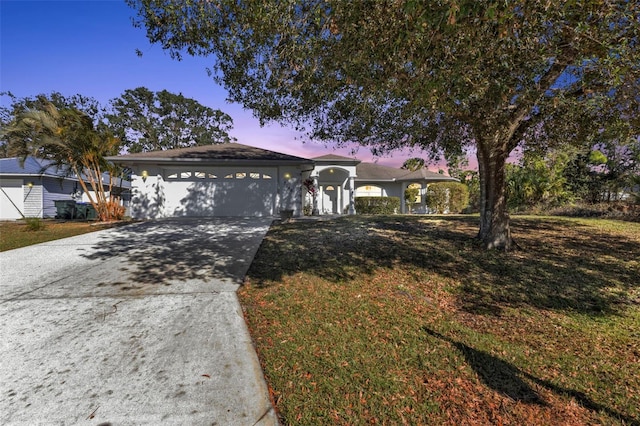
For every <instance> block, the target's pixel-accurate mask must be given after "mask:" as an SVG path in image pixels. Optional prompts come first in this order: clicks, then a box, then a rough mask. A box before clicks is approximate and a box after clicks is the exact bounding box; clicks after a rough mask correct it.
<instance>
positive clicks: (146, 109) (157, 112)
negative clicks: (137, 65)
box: [106, 87, 233, 153]
mask: <svg viewBox="0 0 640 426" xmlns="http://www.w3.org/2000/svg"><path fill="white" fill-rule="evenodd" d="M106 120H107V121H108V125H109V127H110V128H111V129H112V131H113V132H114V133H115V134H116V135H117V136H118V137H119V138H120V139H121V141H122V143H123V147H124V148H126V150H127V151H128V152H130V153H134V152H144V151H160V150H167V149H174V148H187V147H190V146H198V145H210V144H215V143H223V142H230V141H231V140H232V138H231V137H230V136H229V134H228V132H229V130H231V128H232V127H233V120H232V119H231V117H230V116H229V115H227V114H225V113H223V112H222V111H220V110H214V109H212V108H209V107H207V106H204V105H202V104H200V103H199V102H198V101H196V100H194V99H190V98H187V97H185V96H183V95H182V94H175V93H171V92H168V91H166V90H162V91H159V92H152V91H150V90H149V89H147V88H145V87H138V88H136V89H129V90H126V91H125V92H124V93H123V94H122V96H120V97H119V98H116V99H112V100H111V102H110V111H109V113H107V114H106Z"/></svg>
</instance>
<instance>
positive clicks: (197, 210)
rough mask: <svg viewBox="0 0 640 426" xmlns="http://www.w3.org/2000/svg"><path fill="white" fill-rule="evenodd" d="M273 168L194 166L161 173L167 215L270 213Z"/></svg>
mask: <svg viewBox="0 0 640 426" xmlns="http://www.w3.org/2000/svg"><path fill="white" fill-rule="evenodd" d="M277 173H278V171H277V169H276V168H258V167H249V168H229V167H224V168H222V167H220V168H196V169H193V170H192V169H180V170H167V171H165V173H164V177H163V180H164V189H165V197H166V200H165V209H166V212H165V213H166V215H167V216H190V217H191V216H255V217H265V216H272V215H273V214H274V210H275V203H276V199H277V194H278V187H277V180H276V179H275V178H274V177H275V176H276V175H277Z"/></svg>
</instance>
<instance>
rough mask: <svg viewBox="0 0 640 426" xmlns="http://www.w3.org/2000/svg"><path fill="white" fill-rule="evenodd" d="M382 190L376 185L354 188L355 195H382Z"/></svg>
mask: <svg viewBox="0 0 640 426" xmlns="http://www.w3.org/2000/svg"><path fill="white" fill-rule="evenodd" d="M384 195H385V194H384V191H383V189H382V188H381V187H379V186H376V185H363V186H360V187H358V188H356V197H383V196H384Z"/></svg>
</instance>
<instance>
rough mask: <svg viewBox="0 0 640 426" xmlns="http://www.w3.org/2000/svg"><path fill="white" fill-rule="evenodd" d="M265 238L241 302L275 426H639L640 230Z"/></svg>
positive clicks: (457, 223) (444, 226)
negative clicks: (503, 246) (508, 249)
mask: <svg viewBox="0 0 640 426" xmlns="http://www.w3.org/2000/svg"><path fill="white" fill-rule="evenodd" d="M477 222H478V218H477V217H475V218H474V217H463V216H453V217H449V216H446V217H445V216H442V217H431V216H430V217H424V216H388V217H362V216H355V217H354V216H350V217H343V218H340V219H336V220H332V221H326V222H313V223H312V222H304V221H300V222H292V223H286V224H279V225H275V226H273V227H272V228H271V230H270V231H269V233H268V234H267V237H266V239H265V240H264V242H263V244H262V246H261V247H260V250H259V251H258V253H257V255H256V258H255V260H254V262H253V264H252V265H251V268H250V270H249V273H248V276H247V280H246V283H245V285H244V286H243V287H242V288H241V290H240V291H239V296H240V300H241V303H242V305H243V309H244V312H245V316H246V319H247V323H248V325H249V328H250V330H251V333H252V336H253V338H254V342H255V345H256V347H257V351H258V354H259V357H260V360H261V362H262V365H263V368H264V371H265V375H266V378H267V382H268V384H269V387H270V392H271V395H272V398H273V400H274V402H275V405H276V408H277V410H278V412H279V414H280V416H281V419H282V422H283V424H288V425H293V424H327V425H333V424H350V425H351V424H451V425H454V424H455V425H458V424H515V425H520V424H541V425H548V424H571V425H573V424H625V425H628V424H640V411H639V408H638V407H640V393H639V392H638V390H639V389H640V262H639V261H638V253H640V224H637V223H629V222H626V223H622V222H617V221H605V220H578V219H559V218H546V217H542V218H541V217H516V218H514V219H513V220H512V228H513V230H514V235H515V236H516V238H517V239H518V244H519V245H520V246H521V247H522V250H519V251H517V252H514V253H501V252H495V251H492V252H486V251H484V250H481V249H479V246H478V244H477V243H476V242H475V240H474V239H473V237H474V236H475V234H476V233H477V226H478V223H477Z"/></svg>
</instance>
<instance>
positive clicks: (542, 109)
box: [127, 0, 640, 249]
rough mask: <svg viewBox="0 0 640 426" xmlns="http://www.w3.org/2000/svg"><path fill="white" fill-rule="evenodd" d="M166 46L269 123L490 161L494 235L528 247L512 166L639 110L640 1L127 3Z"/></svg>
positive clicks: (483, 230) (487, 238)
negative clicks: (532, 148)
mask: <svg viewBox="0 0 640 426" xmlns="http://www.w3.org/2000/svg"><path fill="white" fill-rule="evenodd" d="M127 2H128V3H129V4H130V5H131V6H132V7H134V8H135V9H136V10H137V13H138V19H137V21H136V23H137V25H139V26H143V27H146V30H147V36H148V38H149V39H150V41H151V42H154V43H160V44H161V45H162V46H163V48H165V49H167V50H169V51H170V53H171V54H172V55H173V56H174V57H176V58H180V55H182V54H185V53H186V54H189V55H202V56H209V55H210V56H211V57H212V60H213V66H212V70H211V71H212V73H213V75H214V78H215V79H216V80H217V81H218V82H219V83H221V84H222V85H224V87H225V88H226V89H227V90H228V91H229V96H230V100H232V101H235V102H240V103H241V104H243V105H244V106H245V107H247V108H250V109H252V110H253V111H254V114H255V115H256V116H257V117H258V118H259V119H260V120H261V122H266V121H270V120H275V121H278V122H282V123H289V124H293V125H295V126H297V127H298V128H300V129H305V130H307V131H308V133H309V135H310V136H311V137H312V138H317V139H323V140H329V141H334V142H336V143H338V144H339V143H346V142H355V143H358V144H361V145H366V146H369V147H371V148H372V150H374V151H387V150H392V149H395V148H399V147H405V146H413V147H420V148H423V149H425V150H426V151H427V152H430V153H431V154H432V155H433V156H435V157H437V156H439V155H444V156H445V158H458V157H459V156H460V154H461V153H462V152H463V151H464V149H465V148H468V147H470V146H471V147H473V149H474V150H475V152H476V155H477V159H478V165H479V174H480V188H481V197H480V211H481V221H480V231H479V235H478V236H479V238H481V239H482V241H483V242H484V244H485V245H486V247H488V248H505V249H509V248H510V247H511V246H512V244H513V242H512V238H511V233H510V228H509V216H508V213H507V208H506V199H505V194H506V190H505V187H506V185H505V163H506V160H507V158H508V156H509V154H510V153H511V152H512V151H513V150H514V149H515V148H516V147H517V146H518V145H520V144H522V143H529V141H535V143H537V144H542V145H544V144H545V143H546V144H548V143H549V142H550V141H558V140H563V141H566V140H572V139H573V140H578V139H582V138H585V137H586V135H587V134H589V133H593V132H596V131H598V129H597V128H596V126H594V125H593V123H595V122H597V120H592V119H591V118H593V117H596V116H598V115H599V113H601V112H602V111H603V109H604V108H607V110H608V113H613V114H614V115H616V116H618V117H620V118H621V119H623V120H627V121H629V122H632V121H635V123H634V126H636V127H634V131H635V132H636V134H637V120H630V119H631V118H633V117H634V116H635V117H637V116H639V115H640V113H639V110H638V90H637V89H638V82H639V81H640V69H639V68H640V67H639V65H638V64H639V63H640V56H639V54H638V43H639V41H640V40H639V36H640V30H639V28H640V17H639V15H640V13H639V9H640V6H638V3H637V2H635V1H630V0H620V1H607V0H584V1H580V0H568V1H548V0H514V1H477V0H439V1H417V0H395V1H382V0H381V1H345V0H336V1H331V0H326V1H322V0H307V1H301V0H298V1H295V0H279V1H269V2H266V1H265V2H262V1H253V0H208V1H178V0H127Z"/></svg>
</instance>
